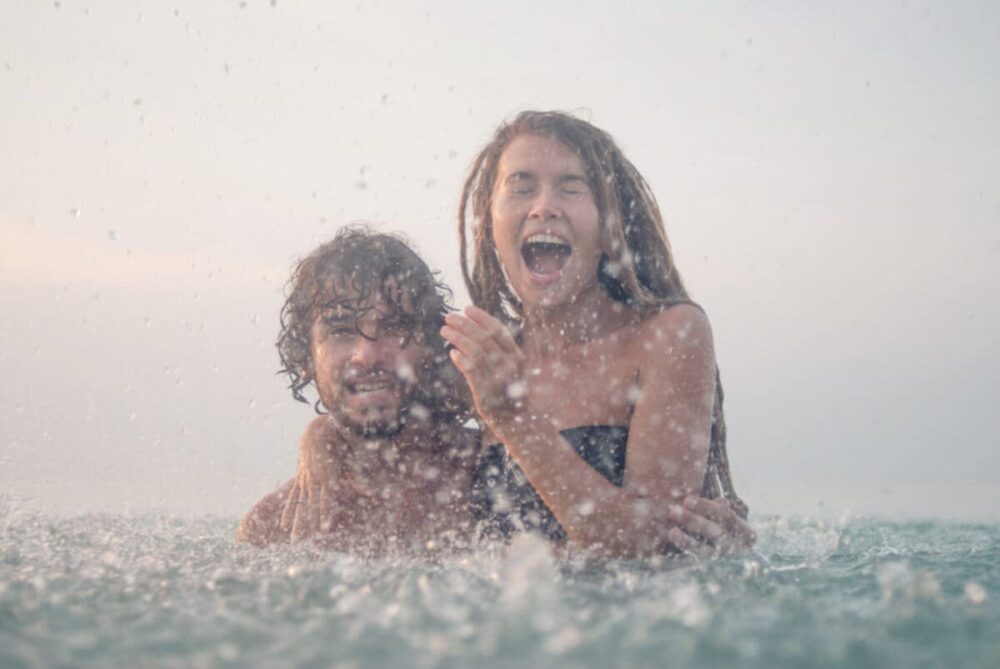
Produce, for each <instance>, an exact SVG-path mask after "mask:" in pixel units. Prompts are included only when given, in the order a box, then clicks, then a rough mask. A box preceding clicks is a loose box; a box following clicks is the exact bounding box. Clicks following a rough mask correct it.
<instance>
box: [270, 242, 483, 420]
mask: <svg viewBox="0 0 1000 669" xmlns="http://www.w3.org/2000/svg"><path fill="white" fill-rule="evenodd" d="M286 293H287V298H286V300H285V304H284V306H283V307H282V308H281V332H280V334H279V335H278V340H277V347H278V355H279V357H280V358H281V370H280V371H279V373H281V374H285V375H287V376H288V379H289V386H288V387H289V389H290V390H291V392H292V397H294V398H295V399H296V400H298V401H300V402H307V403H308V400H307V399H306V397H305V395H304V394H303V391H304V390H305V389H306V388H307V387H308V386H309V384H310V383H312V382H314V381H315V378H314V374H315V371H314V366H313V360H312V327H313V324H314V323H315V322H316V319H317V318H320V317H321V316H322V312H323V311H324V310H327V309H330V308H336V309H337V310H338V311H340V312H343V311H345V310H346V311H348V312H349V313H350V314H351V315H352V317H353V320H354V327H355V328H357V331H358V333H359V335H361V336H365V337H367V336H369V335H368V334H367V333H365V332H364V331H363V330H362V329H361V327H360V321H361V320H362V319H363V318H364V316H365V314H366V313H368V312H369V311H371V310H372V309H374V308H376V307H379V308H384V309H386V310H387V314H386V316H385V318H386V319H387V320H389V321H391V322H392V323H393V324H394V325H398V326H400V329H401V330H403V331H404V332H406V333H407V334H406V339H407V343H408V345H418V346H423V347H426V349H427V351H428V355H426V356H425V357H424V360H425V362H424V368H423V369H421V370H420V371H419V372H418V383H417V384H416V393H417V397H416V398H415V400H416V401H417V402H418V403H420V404H421V405H422V406H423V407H425V408H426V409H427V410H428V412H429V414H430V415H431V416H433V417H434V418H435V419H439V420H441V419H444V420H448V419H451V420H464V418H465V417H467V416H468V415H469V413H470V411H471V407H470V405H469V402H468V399H467V393H466V392H465V390H464V385H463V382H462V380H461V379H460V377H459V374H458V372H457V370H455V368H454V365H452V363H451V360H450V359H449V358H448V353H447V349H446V343H445V341H444V339H443V338H442V337H441V333H440V330H441V327H442V326H443V325H444V317H445V314H447V313H448V312H449V311H452V307H451V304H450V302H451V298H452V293H451V290H450V289H449V288H448V287H447V286H446V285H445V284H444V283H443V282H442V281H440V280H439V279H438V276H437V274H436V273H435V272H433V271H432V270H431V269H430V267H428V266H427V263H425V262H424V261H423V260H422V259H421V258H420V256H418V255H417V254H416V252H415V251H413V249H411V248H410V246H409V245H408V244H407V242H406V241H405V240H404V239H403V238H402V237H399V236H397V235H392V234H386V233H377V232H374V231H372V230H371V229H369V228H368V227H367V226H364V225H351V226H346V227H343V228H341V229H340V230H339V231H338V232H337V235H336V237H334V238H333V239H332V240H330V241H328V242H326V243H324V244H321V245H320V246H319V247H318V248H316V249H315V250H314V251H313V252H312V253H310V254H309V255H308V256H306V257H305V258H303V259H302V260H300V261H299V262H298V264H297V265H296V266H295V269H294V270H293V271H292V276H291V278H290V279H289V280H288V283H287V285H286ZM314 407H315V409H316V412H317V413H324V412H323V411H322V409H321V405H320V402H319V401H318V400H317V402H316V403H315V405H314Z"/></svg>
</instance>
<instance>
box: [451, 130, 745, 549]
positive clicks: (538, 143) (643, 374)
mask: <svg viewBox="0 0 1000 669" xmlns="http://www.w3.org/2000/svg"><path fill="white" fill-rule="evenodd" d="M584 174H585V170H584V168H583V165H582V163H581V161H580V159H579V157H578V156H577V155H576V153H575V152H574V151H572V150H571V149H569V148H568V147H566V146H564V145H562V144H561V143H560V142H558V141H556V140H554V139H551V138H548V137H541V136H537V135H523V136H521V137H518V138H516V139H515V140H514V141H512V142H511V143H510V144H509V145H508V147H507V148H506V149H505V151H504V153H503V154H502V155H501V157H500V161H499V165H498V174H497V180H496V183H495V184H494V189H493V194H494V197H493V203H492V207H491V217H492V220H493V229H494V243H495V244H496V248H497V253H498V256H499V257H500V259H501V262H502V263H503V265H504V270H505V272H506V275H507V277H508V279H509V283H510V287H511V288H512V290H513V292H514V293H515V294H516V295H517V296H518V297H519V298H520V300H521V303H522V306H523V311H524V326H523V329H522V331H521V333H520V341H519V342H517V343H515V341H514V340H513V338H512V337H511V335H510V333H509V332H508V331H507V330H506V329H505V328H504V327H503V326H502V324H500V322H499V321H497V320H496V319H495V318H493V317H492V316H491V315H489V314H487V313H486V312H484V311H482V310H481V309H477V308H475V307H470V308H468V309H466V310H465V312H464V313H463V314H450V315H449V316H448V317H447V318H446V325H445V327H444V328H443V329H442V331H441V334H442V336H444V337H445V339H447V340H448V341H449V342H450V343H451V344H453V345H454V347H455V349H454V350H453V351H452V359H453V361H454V362H455V364H456V366H457V367H458V368H459V370H460V371H462V373H463V374H464V375H465V378H466V380H467V381H468V382H469V385H470V387H471V389H472V394H473V398H474V400H475V403H476V409H477V411H478V412H479V415H480V417H481V418H482V419H483V421H484V422H485V423H486V425H487V426H488V428H489V429H490V431H491V432H492V433H493V435H495V437H496V438H498V439H499V440H501V441H503V443H504V444H505V446H506V447H507V451H508V453H509V454H510V455H511V457H512V458H513V459H514V460H515V461H516V462H517V463H518V464H519V465H520V466H521V469H522V470H523V471H524V472H525V475H526V476H527V478H528V481H529V482H530V483H531V484H532V486H533V487H534V488H535V490H536V491H537V492H538V493H539V495H540V496H541V497H542V499H543V501H545V503H546V505H547V506H548V507H549V508H550V509H551V510H552V512H553V513H554V514H555V516H556V518H557V519H558V520H559V522H560V524H561V525H562V526H563V528H564V529H565V530H566V533H567V536H568V537H569V542H570V544H571V545H573V546H577V547H581V548H585V549H589V550H593V551H596V552H599V553H602V554H605V555H610V556H634V555H649V554H655V553H660V552H666V551H671V550H676V549H678V548H680V549H682V550H691V549H692V548H693V545H692V544H690V543H687V542H685V541H684V540H685V539H692V540H694V541H695V542H697V543H701V544H704V543H711V542H712V541H715V544H714V545H716V546H719V547H722V546H723V544H725V543H726V542H725V541H724V540H722V537H723V536H724V535H725V536H729V535H731V534H734V533H737V534H738V533H739V532H738V530H742V527H745V524H733V523H732V522H730V521H731V520H732V517H733V516H734V515H735V514H733V513H732V510H731V509H729V508H728V506H727V505H726V504H725V503H722V502H719V503H710V505H709V506H706V505H703V504H699V503H698V502H697V501H692V502H689V506H683V502H684V500H685V499H686V498H691V499H692V500H695V499H696V494H697V492H698V491H700V490H701V484H702V481H703V479H704V476H705V466H706V462H707V456H708V447H709V439H710V426H711V417H712V416H711V414H712V406H713V401H714V390H715V386H714V383H715V379H714V373H715V356H714V350H713V347H712V336H711V329H710V328H709V325H708V321H707V319H706V318H705V316H704V314H703V313H702V312H701V311H700V310H698V309H697V308H695V307H693V306H689V305H678V306H675V307H673V308H670V309H666V310H653V309H639V308H635V307H628V306H625V305H622V304H621V303H617V302H614V301H613V300H611V298H610V297H608V295H607V294H606V293H605V292H604V290H603V288H602V287H601V286H600V284H599V282H598V279H597V268H598V262H599V259H600V255H601V253H602V252H604V251H605V249H604V247H603V245H602V242H601V234H600V220H599V216H598V213H597V207H596V205H595V203H594V199H593V194H592V193H591V190H590V188H589V186H588V184H587V182H586V180H585V178H583V175H584ZM538 234H551V235H553V236H554V237H556V238H557V241H561V242H563V243H564V244H565V245H567V246H569V247H570V252H569V255H568V258H567V257H565V255H566V254H565V253H561V254H558V257H556V254H550V255H549V257H548V258H546V259H544V260H543V261H541V262H537V263H534V264H533V263H532V262H530V259H531V258H534V257H535V255H536V254H534V253H533V252H529V251H532V249H530V248H528V247H527V245H528V244H530V243H531V242H532V240H533V239H536V237H535V235H538ZM545 239H546V241H549V238H545ZM550 248H558V247H550ZM595 424H596V425H625V426H628V428H629V441H628V446H627V456H626V457H627V460H626V472H625V483H624V485H623V486H622V487H621V488H618V487H616V486H614V485H613V484H611V483H609V482H608V481H607V480H606V479H604V478H603V477H602V476H601V475H600V474H598V473H597V472H596V470H594V469H593V468H592V467H590V466H589V465H588V464H587V463H586V462H585V461H583V459H582V458H580V457H579V456H578V455H577V454H576V452H575V451H573V449H572V447H571V446H570V445H569V444H568V443H567V442H566V441H565V440H564V439H563V438H562V437H561V436H560V435H559V430H560V429H564V428H568V427H576V426H580V425H595ZM703 501H704V500H703ZM698 511H700V512H702V513H703V514H705V515H702V513H697V512H698ZM701 521H704V522H701ZM746 529H747V530H748V529H749V528H746ZM716 530H718V532H716ZM689 531H690V532H689ZM711 535H715V539H713V538H712V536H711Z"/></svg>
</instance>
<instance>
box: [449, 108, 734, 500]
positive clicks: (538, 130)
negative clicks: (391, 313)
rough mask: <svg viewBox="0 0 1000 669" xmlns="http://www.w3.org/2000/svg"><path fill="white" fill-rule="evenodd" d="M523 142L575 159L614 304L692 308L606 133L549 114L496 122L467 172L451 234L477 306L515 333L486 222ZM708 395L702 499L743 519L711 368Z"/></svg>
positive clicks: (636, 183)
mask: <svg viewBox="0 0 1000 669" xmlns="http://www.w3.org/2000/svg"><path fill="white" fill-rule="evenodd" d="M522 135H539V136H542V137H548V138H551V139H554V140H556V141H558V142H560V143H562V144H563V145H564V146H566V147H567V148H569V149H570V150H571V151H574V152H575V153H576V154H577V156H579V158H580V162H581V163H582V164H583V167H584V170H585V173H586V178H587V182H588V185H589V187H590V190H591V193H593V196H594V201H595V204H596V205H597V210H598V212H599V215H600V222H601V235H602V241H603V243H604V248H606V249H608V250H609V251H608V253H606V254H605V255H604V257H603V258H602V259H601V263H600V266H599V268H598V280H599V282H600V284H601V285H602V286H603V287H604V290H605V291H606V292H607V293H608V295H609V296H610V297H611V298H612V299H613V300H616V301H618V302H622V303H625V304H629V305H632V306H636V307H639V308H645V309H656V310H661V309H667V308H669V307H672V306H674V305H677V304H693V305H694V306H698V305H697V304H695V303H694V302H692V301H691V299H690V298H689V297H688V293H687V290H686V289H685V288H684V282H683V281H682V280H681V276H680V273H679V272H678V271H677V267H676V266H675V264H674V259H673V254H672V253H671V250H670V243H669V242H668V240H667V233H666V230H665V228H664V225H663V216H662V215H661V213H660V208H659V206H658V205H657V203H656V198H655V197H654V196H653V191H652V190H651V189H650V187H649V184H648V183H646V180H645V179H644V178H643V177H642V175H641V174H640V173H639V170H637V169H636V167H635V166H634V165H633V164H632V163H631V162H630V161H629V160H628V159H627V158H626V157H625V155H624V154H623V153H622V150H621V149H620V148H619V147H618V145H617V144H616V143H615V141H614V139H612V137H611V135H609V134H608V133H607V132H605V131H603V130H601V129H600V128H597V127H595V126H593V125H591V124H590V123H588V122H586V121H583V120H581V119H578V118H576V117H575V116H572V115H570V114H566V113H563V112H554V111H523V112H521V113H520V114H518V115H517V116H515V117H514V119H513V120H511V121H507V122H504V123H502V124H501V125H500V126H499V127H498V128H497V130H496V132H495V133H494V135H493V138H492V140H490V142H489V143H488V144H487V145H486V146H485V147H484V148H483V149H482V151H480V152H479V155H477V156H476V158H475V160H474V161H473V163H472V167H471V169H470V170H469V175H468V177H467V178H466V180H465V186H464V187H463V189H462V198H461V202H460V204H459V208H458V235H459V240H460V244H461V248H460V250H459V253H460V259H461V265H462V276H463V278H464V279H465V285H466V287H467V288H468V291H469V296H470V297H471V298H472V301H473V303H474V304H475V305H476V306H478V307H480V308H482V309H484V310H485V311H487V312H489V313H490V314H492V315H493V316H494V317H496V318H499V319H500V320H502V321H504V322H506V323H508V324H510V325H513V326H515V328H516V327H517V326H519V325H521V324H522V323H523V320H524V310H523V306H522V304H521V302H520V300H519V299H518V298H517V295H516V294H515V293H514V291H513V290H512V289H511V286H510V284H509V283H508V281H507V278H506V276H505V274H504V270H503V266H502V264H501V262H500V257H499V255H498V253H497V249H496V244H495V242H494V240H493V218H492V205H493V195H494V189H495V185H496V180H497V171H498V166H499V163H500V157H501V156H502V155H503V152H504V150H506V148H507V147H508V146H509V145H510V143H511V142H512V141H514V140H515V139H516V138H518V137H520V136H522ZM470 256H471V257H470ZM699 308H700V307H699ZM715 388H716V397H715V407H714V410H713V416H712V435H711V444H710V448H709V454H708V468H707V470H706V473H705V482H704V485H703V489H702V495H703V496H705V497H709V498H718V497H724V498H725V499H727V500H729V502H730V503H731V504H732V506H733V508H734V509H735V510H736V511H737V512H738V513H740V515H742V516H743V517H744V518H745V517H746V516H747V513H748V509H747V506H746V504H744V503H743V501H742V500H741V499H740V498H739V496H738V495H737V494H736V490H735V489H734V487H733V481H732V475H731V474H730V471H729V459H728V456H727V454H726V423H725V417H724V415H723V410H722V400H723V393H722V383H721V380H720V378H719V372H718V368H716V383H715Z"/></svg>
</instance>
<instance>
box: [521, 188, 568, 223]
mask: <svg viewBox="0 0 1000 669" xmlns="http://www.w3.org/2000/svg"><path fill="white" fill-rule="evenodd" d="M561 215H562V208H561V207H560V205H559V199H558V196H557V194H556V192H555V189H554V188H550V187H547V186H545V187H542V188H539V189H538V193H537V194H536V195H535V198H534V200H532V202H531V210H530V211H529V212H528V217H529V218H534V219H536V220H539V221H551V220H554V219H557V218H559V217H560V216H561Z"/></svg>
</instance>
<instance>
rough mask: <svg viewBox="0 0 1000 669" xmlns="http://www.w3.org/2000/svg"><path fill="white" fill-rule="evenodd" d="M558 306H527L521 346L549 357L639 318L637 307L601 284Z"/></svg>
mask: <svg viewBox="0 0 1000 669" xmlns="http://www.w3.org/2000/svg"><path fill="white" fill-rule="evenodd" d="M595 289H596V290H593V291H588V292H587V293H585V294H581V295H580V296H579V297H578V298H577V299H576V300H574V301H572V302H570V303H567V304H561V305H558V306H555V307H535V308H532V309H526V310H525V318H524V327H523V329H522V330H521V348H522V350H523V351H524V352H525V354H526V355H528V356H529V357H548V356H551V355H553V354H555V353H558V352H559V351H561V350H564V349H565V348H566V347H567V346H573V345H574V344H585V343H586V342H589V341H593V340H595V339H600V338H601V337H604V336H605V335H607V334H608V333H610V332H614V331H615V330H617V329H619V328H621V327H622V326H623V325H626V324H627V323H630V322H632V321H633V320H635V318H636V316H637V314H636V310H635V309H634V308H633V307H629V306H627V305H625V304H622V303H621V302H616V301H615V300H612V299H611V298H610V297H609V296H608V294H607V293H606V292H604V290H603V289H602V288H601V287H600V286H595Z"/></svg>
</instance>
